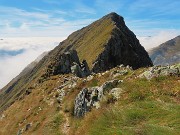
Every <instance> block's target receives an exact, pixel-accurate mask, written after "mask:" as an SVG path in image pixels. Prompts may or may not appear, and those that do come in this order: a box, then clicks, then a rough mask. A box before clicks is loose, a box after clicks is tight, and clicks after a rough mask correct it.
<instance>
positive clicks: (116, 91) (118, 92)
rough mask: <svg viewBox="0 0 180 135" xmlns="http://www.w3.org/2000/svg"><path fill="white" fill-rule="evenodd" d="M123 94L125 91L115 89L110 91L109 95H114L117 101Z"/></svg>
mask: <svg viewBox="0 0 180 135" xmlns="http://www.w3.org/2000/svg"><path fill="white" fill-rule="evenodd" d="M122 92H123V90H122V89H121V88H113V89H112V90H110V92H109V94H111V95H113V97H114V98H115V99H119V98H120V94H121V93H122Z"/></svg>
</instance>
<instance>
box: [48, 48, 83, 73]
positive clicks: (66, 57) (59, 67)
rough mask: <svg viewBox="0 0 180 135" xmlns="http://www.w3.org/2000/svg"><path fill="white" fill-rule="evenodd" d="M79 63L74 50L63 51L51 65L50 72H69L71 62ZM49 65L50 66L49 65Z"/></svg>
mask: <svg viewBox="0 0 180 135" xmlns="http://www.w3.org/2000/svg"><path fill="white" fill-rule="evenodd" d="M74 62H75V63H77V64H80V62H79V57H78V55H77V52H76V51H75V50H71V51H68V52H65V53H63V54H62V55H60V56H59V58H58V60H57V61H56V63H55V64H54V65H53V66H52V72H53V74H54V75H57V74H67V73H71V66H72V65H73V63H74ZM50 67H51V66H50Z"/></svg>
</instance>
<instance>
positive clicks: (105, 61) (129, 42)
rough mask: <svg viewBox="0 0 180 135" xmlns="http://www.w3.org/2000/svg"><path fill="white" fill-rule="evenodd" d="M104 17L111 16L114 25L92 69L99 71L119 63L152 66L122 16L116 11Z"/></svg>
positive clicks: (136, 66)
mask: <svg viewBox="0 0 180 135" xmlns="http://www.w3.org/2000/svg"><path fill="white" fill-rule="evenodd" d="M105 18H111V19H112V21H113V22H114V26H115V27H114V28H113V30H112V33H111V34H112V35H111V37H110V39H109V40H108V42H107V43H106V44H105V48H104V51H103V52H102V53H101V54H100V55H99V56H98V58H97V59H96V60H95V62H94V64H93V68H92V70H93V71H94V72H101V71H105V70H107V69H110V68H113V67H115V66H117V65H120V64H123V65H130V66H131V67H132V68H133V69H137V68H139V67H148V66H152V62H151V60H150V58H149V56H148V54H147V52H146V51H145V49H144V48H143V47H142V46H141V45H140V43H139V41H138V39H137V38H136V36H135V35H134V33H133V32H132V31H130V30H129V29H128V27H127V26H126V25H125V23H124V20H123V18H122V17H121V16H119V15H117V14H116V13H111V14H110V15H108V16H105Z"/></svg>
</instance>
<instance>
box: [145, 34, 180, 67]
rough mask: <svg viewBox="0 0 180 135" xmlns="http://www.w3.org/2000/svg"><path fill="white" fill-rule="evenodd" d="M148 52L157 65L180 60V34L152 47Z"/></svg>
mask: <svg viewBox="0 0 180 135" xmlns="http://www.w3.org/2000/svg"><path fill="white" fill-rule="evenodd" d="M148 53H149V55H150V57H151V59H152V61H153V63H154V64H155V65H168V64H175V63H178V62H179V61H180V35H179V36H177V37H175V38H173V39H171V40H168V41H166V42H164V43H162V44H160V45H159V46H157V47H155V48H152V49H151V50H150V51H149V52H148Z"/></svg>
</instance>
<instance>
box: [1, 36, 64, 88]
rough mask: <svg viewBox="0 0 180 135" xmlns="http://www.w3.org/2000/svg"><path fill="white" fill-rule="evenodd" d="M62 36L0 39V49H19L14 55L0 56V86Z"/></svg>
mask: <svg viewBox="0 0 180 135" xmlns="http://www.w3.org/2000/svg"><path fill="white" fill-rule="evenodd" d="M63 39H64V38H48V37H45V38H42V37H41V38H39V37H38V38H35V37H33V38H4V40H0V50H11V51H13V50H20V49H24V51H23V53H21V54H18V55H16V56H10V55H6V56H3V57H2V56H1V57H0V88H2V87H3V86H5V85H6V84H7V83H8V82H9V81H11V80H12V79H13V78H14V77H16V76H17V75H18V74H19V73H20V72H21V71H22V70H23V69H24V68H25V67H26V66H27V65H28V64H29V63H31V62H32V61H34V60H35V59H36V58H37V57H38V56H39V55H40V54H42V53H43V52H45V51H49V50H51V49H53V48H54V47H55V46H57V45H58V44H59V42H60V41H62V40H63Z"/></svg>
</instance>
